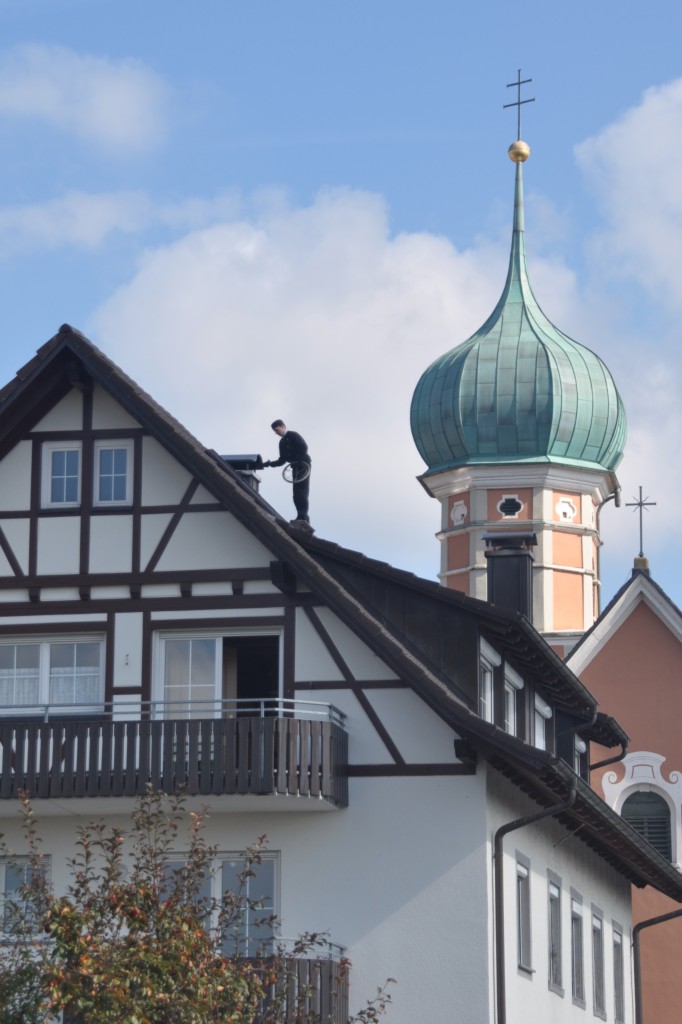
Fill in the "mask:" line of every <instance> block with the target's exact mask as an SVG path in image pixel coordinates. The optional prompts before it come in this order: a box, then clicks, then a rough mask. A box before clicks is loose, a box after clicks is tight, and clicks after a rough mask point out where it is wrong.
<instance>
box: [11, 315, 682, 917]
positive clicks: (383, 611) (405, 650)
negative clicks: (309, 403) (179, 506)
mask: <svg viewBox="0 0 682 1024" xmlns="http://www.w3.org/2000/svg"><path fill="white" fill-rule="evenodd" d="M90 381H95V382H97V383H98V384H99V385H101V386H102V387H103V388H104V389H105V390H107V391H108V392H109V393H110V394H111V395H112V396H113V397H114V398H115V399H116V400H117V401H118V402H119V403H120V404H121V405H122V407H123V408H125V409H126V410H127V411H128V412H129V413H130V414H131V415H132V416H133V417H134V418H135V419H137V420H138V421H139V422H140V423H141V424H142V425H143V426H144V427H145V428H146V429H148V430H149V432H150V433H151V434H153V435H154V436H155V437H156V438H157V440H158V441H159V442H160V443H161V444H162V445H163V446H164V447H165V448H166V449H167V450H168V451H169V452H170V453H171V454H172V455H173V456H174V457H175V458H176V459H177V460H178V461H179V462H180V463H181V464H182V465H184V466H185V467H186V468H187V469H188V470H189V471H191V472H192V474H193V475H194V476H195V477H196V478H197V479H198V480H199V481H200V482H201V483H202V484H204V486H206V487H207V488H208V490H209V491H210V492H211V493H212V494H214V495H215V497H216V499H217V500H218V501H220V502H221V504H222V505H223V507H224V508H225V509H226V510H228V511H229V512H230V513H231V514H233V515H234V516H235V517H236V518H237V519H238V520H239V521H240V522H242V523H243V524H244V525H245V526H246V527H247V528H248V529H249V530H250V531H251V533H252V534H253V535H254V536H256V537H257V538H258V539H259V540H261V541H262V543H263V544H264V545H265V546H266V547H268V548H269V550H270V551H272V553H273V555H274V556H275V559H276V561H275V563H273V580H274V581H275V582H277V580H279V581H280V583H281V585H282V586H283V587H286V586H287V585H289V584H288V582H287V581H288V580H295V579H296V578H297V577H298V578H299V579H300V580H301V581H302V583H303V584H304V585H306V586H308V587H309V588H310V589H311V590H312V591H313V592H314V593H315V594H316V595H317V596H318V597H320V598H321V599H322V600H323V601H324V602H325V603H327V604H328V605H329V606H330V608H331V609H332V610H333V611H334V612H335V613H336V614H337V615H338V616H339V618H340V619H341V620H342V621H344V622H345V623H346V625H347V626H349V628H350V629H352V630H353V632H354V633H355V634H356V635H358V636H359V637H360V638H361V639H362V640H364V641H365V642H366V643H367V644H368V645H369V647H370V648H371V649H372V650H373V651H374V652H375V653H376V654H377V655H378V656H379V657H380V658H381V659H382V660H384V661H385V663H386V664H387V665H388V666H389V667H390V668H392V669H393V670H394V671H395V672H396V673H397V674H398V675H399V676H400V677H401V678H403V679H405V680H406V681H407V682H408V683H409V684H410V685H411V686H412V687H413V689H414V690H415V692H417V693H418V694H419V695H420V696H421V697H422V699H423V700H425V701H426V702H427V703H428V704H429V705H430V706H431V707H432V708H434V710H436V711H437V712H438V713H439V714H440V715H441V716H442V717H443V718H444V719H445V720H446V721H448V722H449V723H450V724H451V726H452V728H453V729H454V730H455V731H456V732H457V733H458V734H460V735H461V736H462V737H464V738H466V739H469V740H470V741H471V743H472V744H473V746H474V747H475V749H476V750H477V751H478V752H479V753H480V755H481V756H483V757H485V758H486V760H487V761H488V762H489V763H490V764H491V765H492V766H493V767H494V768H495V769H496V770H498V771H500V772H502V773H503V774H505V775H507V776H508V777H509V778H510V779H511V780H512V781H513V782H514V783H515V784H516V785H517V786H519V787H520V788H521V789H523V790H524V791H525V792H527V793H528V794H529V795H530V796H531V797H532V798H533V799H534V800H536V801H537V802H538V803H539V804H541V805H543V806H549V805H550V804H552V803H556V802H557V795H558V794H561V796H562V797H563V796H564V795H565V792H566V790H567V787H568V785H569V784H573V783H575V782H576V776H575V773H573V771H572V770H571V769H570V768H569V767H568V766H567V765H566V764H565V763H564V762H562V761H560V760H559V759H558V758H556V757H554V756H552V755H549V754H546V753H544V752H543V751H540V750H537V749H536V748H534V747H531V746H529V745H528V744H527V743H524V742H523V741H521V740H518V739H516V738H514V737H512V736H509V735H507V734H506V733H504V732H503V731H502V730H501V729H499V728H498V727H497V726H494V725H491V724H489V723H487V722H484V721H483V720H482V719H481V718H480V717H479V715H478V714H477V713H476V712H475V711H474V710H473V709H472V708H471V707H470V706H469V705H468V704H467V701H466V700H465V699H463V695H462V694H461V693H458V692H457V691H456V689H455V688H454V687H453V685H452V682H451V681H450V680H448V679H447V678H446V677H444V676H443V675H442V674H440V673H439V672H438V671H436V670H434V668H433V666H432V664H431V663H430V660H429V658H428V657H426V655H425V653H424V651H423V650H420V645H419V637H418V636H417V635H416V633H415V632H414V631H410V626H409V621H408V619H409V617H405V616H402V617H401V616H400V614H399V609H400V608H401V607H404V602H405V600H406V599H407V598H408V597H409V598H418V600H419V601H420V602H423V603H424V604H425V605H426V609H427V611H426V614H427V615H428V616H429V617H433V618H434V619H435V620H436V621H437V623H438V628H440V629H444V630H446V629H447V628H448V621H449V622H450V623H451V622H452V619H453V615H456V614H458V615H466V616H470V617H472V618H473V619H475V621H476V623H477V625H478V628H479V631H480V632H481V633H483V634H484V635H487V636H488V637H490V638H491V639H492V640H493V642H494V643H495V645H496V646H497V647H498V648H499V649H500V650H501V652H502V653H504V654H505V656H508V657H509V658H510V659H511V660H512V661H513V662H515V663H516V664H517V665H519V666H520V667H521V668H522V669H523V668H524V667H527V668H528V669H530V670H531V671H532V672H533V673H534V674H535V675H536V676H538V677H539V678H541V679H542V681H543V685H544V686H546V687H547V688H548V689H549V690H550V691H551V692H552V694H553V696H554V697H555V699H556V701H557V703H558V704H559V705H562V706H564V707H566V708H569V709H570V710H572V712H573V713H574V714H575V715H577V716H578V718H579V717H580V716H581V715H582V716H584V717H585V720H586V722H587V720H588V719H591V718H592V716H593V714H594V713H595V712H596V710H597V703H596V701H595V700H594V698H593V697H592V696H591V694H590V693H589V691H588V690H586V688H585V687H584V686H583V684H582V683H581V682H580V681H579V680H578V679H577V678H576V677H575V676H574V675H573V673H572V672H571V670H570V669H569V668H567V667H566V665H564V663H563V662H562V661H561V660H560V659H559V658H558V657H557V655H556V654H555V653H554V652H553V651H552V650H551V648H550V647H549V646H548V645H547V644H546V643H545V641H544V640H543V639H542V637H541V636H540V635H539V634H538V633H537V632H536V631H535V630H534V629H533V627H532V626H531V625H530V623H529V622H528V621H527V620H526V619H525V618H524V617H523V616H521V615H518V614H517V613H514V612H507V611H505V610H503V609H499V608H495V607H493V606H491V605H489V604H487V603H485V602H482V601H477V600H474V599H473V598H468V597H465V596H463V595H460V594H458V593H456V592H454V591H451V590H447V589H446V588H445V587H442V586H441V585H440V584H437V583H433V582H430V581H428V580H423V579H419V578H418V577H416V576H414V575H412V574H411V573H405V572H401V571H399V570H396V569H393V568H391V567H390V566H387V565H385V564H383V563H379V562H375V561H373V560H371V559H368V558H366V557H365V556H363V555H361V554H359V553H357V552H352V551H348V550H346V549H344V548H342V547H340V546H339V545H335V544H330V543H329V542H326V541H322V540H319V539H316V538H304V537H303V536H302V534H301V533H300V531H297V530H295V529H293V528H292V527H290V526H288V525H287V524H286V523H285V522H284V521H283V520H282V519H280V518H279V517H278V515H277V513H276V512H275V511H274V510H273V509H272V508H271V507H270V506H269V505H268V504H267V503H266V502H264V501H263V500H262V499H261V498H260V497H259V496H258V495H257V494H256V493H255V492H254V491H253V490H252V489H251V488H250V487H248V486H247V485H246V484H244V482H243V481H242V480H241V478H240V477H239V475H238V474H237V473H236V472H235V471H234V470H233V469H232V468H231V467H230V466H229V465H228V464H226V463H225V462H224V461H223V460H222V459H221V458H220V457H219V456H217V455H216V453H215V452H213V451H211V450H207V449H206V448H204V447H203V446H202V445H201V444H200V442H199V441H198V440H197V439H196V438H195V437H193V436H192V434H190V433H189V431H187V430H186V429H185V428H184V427H183V426H182V425H181V424H180V423H179V422H178V421H177V420H176V419H175V418H174V417H172V416H171V415H170V414H169V413H168V412H166V410H165V409H163V408H162V407H161V406H160V405H158V403H156V402H155V401H154V400H153V399H152V398H151V397H150V396H149V395H148V394H146V393H145V392H144V391H143V390H142V389H141V388H140V387H139V386H138V385H137V384H136V383H135V382H134V381H133V380H132V379H131V378H130V377H128V376H127V375H126V374H125V373H124V372H123V371H122V370H121V369H120V368H119V367H117V366H116V364H115V363H113V362H112V361H111V360H110V359H108V358H107V356H105V355H104V353H102V352H101V351H100V350H99V349H97V348H96V347H95V346H94V345H93V344H92V343H91V342H89V341H88V340H87V339H86V338H85V337H84V336H83V335H82V334H80V333H79V332H78V331H75V330H74V329H73V328H71V327H69V326H68V325H64V326H63V327H62V328H60V330H59V332H58V334H57V335H55V337H54V338H52V339H51V340H50V341H48V342H47V343H46V344H45V345H43V346H42V348H41V349H39V351H38V353H37V355H36V356H35V357H34V358H33V359H32V360H30V361H29V362H28V363H27V364H26V365H25V366H24V367H22V369H21V370H19V372H18V373H17V375H16V377H15V378H14V379H13V380H12V381H10V383H9V384H7V385H6V386H5V387H4V388H3V389H2V390H1V391H0V458H2V457H3V456H4V454H5V453H6V452H7V451H8V450H9V449H10V448H11V447H12V446H13V445H14V444H15V443H17V441H18V440H19V439H20V438H21V437H22V436H23V435H24V433H25V432H26V431H29V430H30V429H31V428H32V426H33V425H35V423H36V422H38V421H39V419H40V418H41V417H42V416H43V415H44V414H45V412H46V411H47V409H49V408H50V406H51V405H52V404H54V402H56V401H58V400H59V399H60V398H61V397H63V396H64V395H65V394H66V393H67V392H68V390H69V389H70V388H71V387H74V386H75V387H81V388H87V387H88V386H90ZM282 565H283V566H285V567H286V571H280V572H278V571H277V566H279V567H280V569H281V567H282ZM396 609H398V611H396ZM577 783H578V796H577V799H576V802H575V804H574V806H573V808H572V809H571V810H570V811H567V812H565V814H564V815H562V817H561V820H562V821H563V822H564V823H565V824H566V826H567V827H568V828H569V829H570V830H571V831H572V832H575V833H576V834H577V835H578V837H579V838H580V840H581V841H583V842H585V843H587V844H588V845H590V846H591V847H593V848H594V849H595V850H596V851H597V852H598V853H599V854H600V856H602V857H603V858H604V859H605V860H606V861H608V862H609V863H611V864H612V865H613V866H614V867H616V868H617V870H618V871H620V872H621V874H623V875H624V876H625V877H626V878H628V879H629V880H630V881H632V882H633V883H634V884H636V885H640V886H641V885H647V884H650V885H653V886H655V887H656V888H657V889H659V890H660V891H662V892H665V893H666V894H667V895H669V896H671V897H672V898H673V899H677V900H680V901H682V875H680V874H679V873H678V872H677V871H676V869H675V868H673V867H672V866H671V865H670V864H668V863H667V862H666V861H665V860H664V859H663V858H662V857H661V856H660V855H659V854H657V853H656V851H655V850H653V848H651V847H649V846H648V844H647V843H645V842H644V841H643V840H642V839H641V838H640V837H639V836H638V835H637V833H636V832H635V831H634V830H633V829H632V828H631V827H630V826H629V825H628V824H627V823H626V822H624V821H622V819H621V818H620V817H618V815H616V814H615V813H614V812H612V811H611V810H610V809H609V808H608V807H607V806H606V804H605V803H604V802H603V801H602V800H601V798H600V797H598V796H597V795H596V794H595V793H594V792H593V791H592V790H591V789H590V788H589V787H588V786H586V785H585V784H584V783H582V782H581V781H580V780H577Z"/></svg>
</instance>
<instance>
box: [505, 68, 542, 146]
mask: <svg viewBox="0 0 682 1024" xmlns="http://www.w3.org/2000/svg"><path fill="white" fill-rule="evenodd" d="M532 81H533V79H532V78H521V68H519V70H518V74H517V76H516V81H515V82H508V83H507V88H508V89H516V90H517V92H516V100H515V101H514V103H504V104H503V105H502V109H503V110H506V109H507V107H516V108H517V111H516V114H517V120H516V131H517V134H516V137H517V139H520V138H521V107H522V106H523V104H524V103H535V96H533V97H532V98H531V99H527V100H522V99H521V86H522V85H527V84H528V83H529V82H532Z"/></svg>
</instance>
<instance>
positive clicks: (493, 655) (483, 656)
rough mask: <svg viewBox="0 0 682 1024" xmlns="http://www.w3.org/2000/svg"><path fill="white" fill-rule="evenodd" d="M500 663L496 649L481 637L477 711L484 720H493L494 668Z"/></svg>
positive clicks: (500, 659)
mask: <svg viewBox="0 0 682 1024" xmlns="http://www.w3.org/2000/svg"><path fill="white" fill-rule="evenodd" d="M501 664H502V658H501V657H500V655H499V654H498V653H497V651H496V650H495V649H494V648H493V647H491V646H490V644H489V643H486V641H485V640H483V639H481V653H480V664H479V670H478V713H479V714H480V716H481V718H482V719H483V720H484V721H486V722H493V721H494V719H495V709H494V705H493V695H494V687H493V680H494V670H495V668H497V667H498V666H499V665H501Z"/></svg>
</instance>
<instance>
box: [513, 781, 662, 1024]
mask: <svg viewBox="0 0 682 1024" xmlns="http://www.w3.org/2000/svg"><path fill="white" fill-rule="evenodd" d="M577 791H578V787H577V783H576V782H573V783H571V788H570V790H569V793H568V796H567V798H566V799H565V800H563V801H562V802H561V803H560V804H553V805H552V806H551V807H545V808H544V810H542V811H537V812H536V813H535V814H528V815H526V817H525V818H517V819H516V820H515V821H510V822H507V824H506V825H502V826H501V827H500V828H498V830H497V832H496V833H495V839H494V844H493V850H494V853H493V858H494V865H493V867H494V885H495V975H496V977H495V991H496V1003H497V1006H496V1010H497V1013H496V1020H497V1024H507V986H506V974H505V945H504V861H503V853H504V849H503V842H504V837H505V836H507V835H509V833H510V832H516V831H517V829H520V828H525V826H526V825H532V824H533V823H534V822H536V821H542V820H543V818H553V817H554V816H555V815H557V814H561V813H562V812H563V811H567V810H569V808H571V807H572V806H573V804H574V803H575V798H576V795H577ZM680 913H682V911H681V912H680ZM638 1024H639V1022H638Z"/></svg>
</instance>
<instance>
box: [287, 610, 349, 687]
mask: <svg viewBox="0 0 682 1024" xmlns="http://www.w3.org/2000/svg"><path fill="white" fill-rule="evenodd" d="M295 677H296V679H297V680H300V681H303V680H306V681H307V680H319V681H323V682H335V681H338V680H341V679H343V676H342V674H341V669H340V668H339V667H338V665H337V664H336V662H335V661H334V659H333V658H332V656H331V654H330V653H329V651H328V650H327V648H326V647H325V645H324V644H323V642H322V640H321V639H320V637H319V635H318V633H317V631H316V630H315V628H314V626H313V625H312V623H311V621H310V619H309V618H308V616H307V615H306V613H305V612H304V611H303V609H302V608H297V609H296V669H295Z"/></svg>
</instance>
